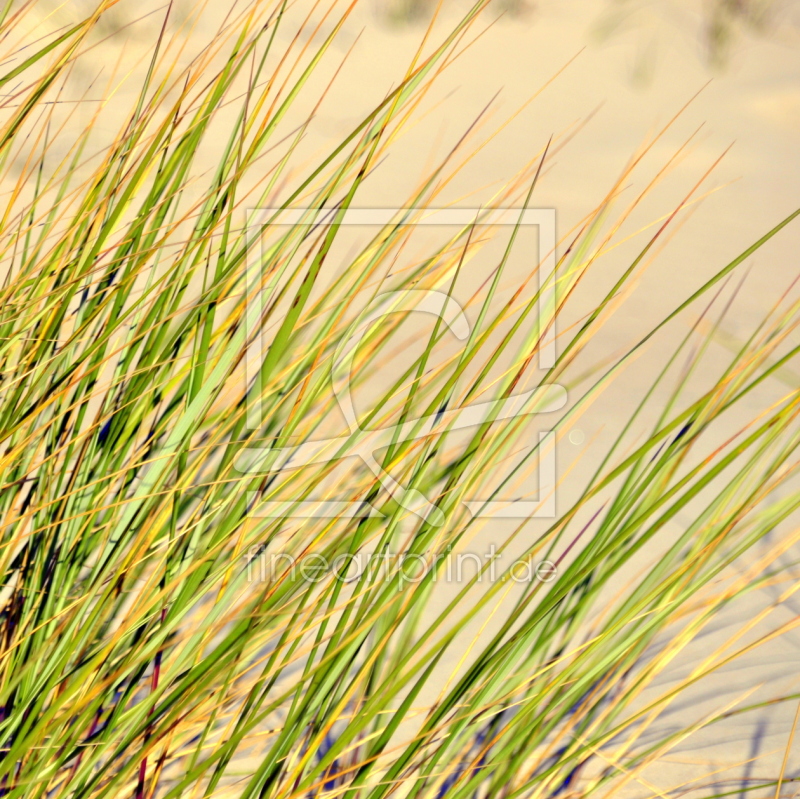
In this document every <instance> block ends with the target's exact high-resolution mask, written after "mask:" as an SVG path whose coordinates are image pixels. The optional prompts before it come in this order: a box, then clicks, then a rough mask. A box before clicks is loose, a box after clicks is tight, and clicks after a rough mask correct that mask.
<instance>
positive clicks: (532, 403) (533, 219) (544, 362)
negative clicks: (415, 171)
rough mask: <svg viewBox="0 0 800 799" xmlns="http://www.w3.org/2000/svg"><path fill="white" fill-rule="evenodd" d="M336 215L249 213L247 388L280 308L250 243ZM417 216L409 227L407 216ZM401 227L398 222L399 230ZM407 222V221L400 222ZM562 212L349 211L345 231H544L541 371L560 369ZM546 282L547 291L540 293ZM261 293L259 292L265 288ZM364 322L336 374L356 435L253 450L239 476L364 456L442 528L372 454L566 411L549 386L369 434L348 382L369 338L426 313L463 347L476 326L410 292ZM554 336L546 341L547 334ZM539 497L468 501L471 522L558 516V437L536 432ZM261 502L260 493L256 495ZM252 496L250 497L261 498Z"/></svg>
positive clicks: (329, 503) (359, 511) (258, 512)
mask: <svg viewBox="0 0 800 799" xmlns="http://www.w3.org/2000/svg"><path fill="white" fill-rule="evenodd" d="M336 212H337V209H335V208H334V209H322V210H317V209H309V208H295V209H277V208H260V209H252V210H250V211H248V213H247V223H246V236H247V243H248V247H247V255H246V265H245V285H246V287H247V294H246V298H247V299H246V308H245V324H246V326H247V331H246V335H247V342H248V343H247V347H246V351H245V379H246V381H247V385H248V386H251V385H252V384H253V381H254V380H255V377H256V374H257V371H258V369H259V368H260V366H261V364H262V363H263V360H264V357H265V356H266V352H267V348H268V347H267V345H266V343H265V341H264V336H263V331H262V330H261V327H260V320H261V318H262V315H263V313H264V309H265V308H266V307H268V304H269V303H270V302H271V301H272V300H273V299H274V297H275V292H276V291H277V283H278V278H277V276H276V277H274V278H273V280H272V281H271V282H268V283H266V284H264V281H263V277H264V276H263V274H262V272H261V270H262V263H263V259H262V258H261V257H260V256H259V255H258V254H256V253H255V252H254V251H255V249H256V248H255V247H253V246H250V245H251V242H252V241H253V240H254V239H255V238H256V237H257V236H258V235H260V233H261V229H262V227H263V225H264V224H265V223H266V222H267V221H269V224H270V225H298V224H303V225H308V226H309V227H317V226H320V225H324V224H328V223H330V222H331V221H333V218H334V216H335V214H336ZM411 216H414V218H413V219H410V220H409V217H411ZM398 220H400V221H398ZM403 220H408V221H403ZM555 223H556V219H555V209H552V208H529V209H525V210H521V209H518V208H496V209H486V210H483V211H481V210H480V209H475V208H472V209H470V208H447V209H424V210H423V209H414V208H383V209H374V208H369V209H367V208H350V209H347V210H346V211H345V212H344V214H343V216H342V218H341V219H340V220H339V224H340V225H342V226H381V227H383V226H387V225H395V226H399V225H406V226H429V225H437V226H444V225H449V226H458V227H470V226H472V225H475V226H514V225H519V226H520V227H530V226H535V227H537V228H538V253H537V261H536V266H537V269H536V280H537V285H536V290H537V291H538V292H539V297H538V324H539V341H540V346H539V351H538V364H539V367H540V368H542V369H546V368H549V367H551V366H553V365H554V364H555V360H556V346H555V337H556V336H555V309H556V298H555V264H556V255H555V243H556V224H555ZM542 276H544V285H542V283H543V281H542ZM258 287H260V288H258ZM375 300H376V301H374V302H373V304H372V305H371V306H370V307H368V308H367V309H366V310H365V311H364V312H363V313H362V315H361V317H360V319H359V320H358V324H357V327H356V328H355V330H354V332H353V334H352V335H351V336H350V337H349V338H348V339H346V340H344V341H343V342H342V343H341V344H340V346H339V348H338V349H337V351H336V354H335V356H334V358H333V362H332V367H331V378H332V385H333V391H334V396H335V398H336V401H337V403H338V405H339V408H340V409H341V411H342V414H343V416H344V418H345V421H346V422H347V425H348V428H349V432H348V433H346V434H344V435H343V436H339V437H336V438H333V439H326V440H322V441H307V442H304V443H302V444H299V445H297V446H294V447H285V448H277V449H276V448H269V447H249V448H245V449H243V450H242V451H241V452H240V453H239V454H238V455H237V458H236V460H235V463H234V466H235V468H236V469H237V470H238V471H239V472H240V473H242V474H251V475H252V474H265V473H272V472H278V471H281V470H286V469H296V468H301V467H303V466H306V465H310V464H314V463H322V462H329V461H333V460H339V459H343V458H349V457H354V456H357V457H360V458H361V459H362V460H363V462H364V463H365V464H366V465H367V467H368V468H369V469H370V471H371V472H372V473H373V475H374V476H375V478H376V480H377V481H378V482H379V483H380V484H381V486H382V487H383V488H384V489H385V490H386V492H387V493H388V494H389V495H390V496H392V498H393V499H394V500H395V501H396V502H397V503H398V504H399V505H400V506H401V507H402V508H404V509H405V510H407V511H409V512H410V513H413V514H415V515H417V516H419V517H420V518H422V519H425V520H427V521H428V522H430V523H431V524H433V525H436V526H440V525H441V524H443V523H444V514H443V513H442V511H441V509H440V508H438V507H437V506H436V505H435V504H434V503H432V502H430V501H429V500H428V499H427V498H426V497H425V496H423V494H422V493H421V492H419V491H417V490H416V489H413V488H410V489H409V488H405V487H404V486H402V485H400V484H399V483H398V482H397V481H396V480H395V479H394V478H393V477H392V476H391V475H390V474H389V473H388V472H387V471H386V470H384V469H383V468H382V467H381V466H380V464H379V463H378V462H377V459H376V457H375V452H377V451H378V450H379V449H381V448H383V447H386V446H388V445H389V444H391V443H392V442H393V441H394V442H400V441H408V440H411V439H418V438H423V437H425V436H428V435H430V434H431V433H432V432H434V431H435V430H442V431H443V430H445V429H448V430H462V429H466V428H470V427H475V426H478V425H480V424H482V423H483V422H485V421H486V420H487V419H492V420H493V421H502V420H507V419H512V418H517V417H519V416H525V415H530V414H539V413H548V412H552V411H556V410H559V409H561V408H563V407H564V405H565V404H566V402H567V393H566V390H565V389H564V388H563V387H562V386H559V385H556V384H544V385H540V386H538V387H537V388H535V389H533V390H531V391H526V392H522V393H521V394H517V395H514V396H511V397H508V398H506V399H502V400H492V401H489V402H479V403H473V404H471V405H469V406H466V407H462V408H454V409H452V410H448V411H445V412H443V413H440V414H436V415H435V416H430V417H426V418H422V419H414V420H410V421H407V422H405V423H403V424H401V425H392V426H390V427H387V428H382V429H378V430H364V429H362V428H361V427H360V425H359V422H358V419H357V418H356V414H355V409H354V407H353V402H352V398H351V394H350V376H351V370H352V365H353V359H354V356H355V353H356V351H357V349H358V345H359V343H360V341H361V340H362V338H363V336H364V335H365V334H366V333H367V331H368V330H369V329H370V328H371V327H372V326H373V325H375V324H377V323H379V322H380V319H381V318H382V317H384V316H387V315H388V314H392V313H397V312H398V311H406V312H409V313H428V314H433V315H435V316H437V317H439V318H440V319H441V320H442V322H444V323H445V324H446V326H447V327H448V328H449V330H450V331H451V332H452V333H453V334H454V335H455V336H456V338H458V339H459V340H461V341H464V340H465V339H467V337H468V336H469V334H470V326H469V322H468V320H467V317H466V315H465V314H464V311H463V309H462V308H461V306H460V305H459V304H458V303H457V302H456V301H455V300H454V299H453V298H452V297H448V296H447V295H446V294H444V293H443V292H439V291H432V290H425V289H408V290H402V291H392V292H387V293H384V294H381V295H379V296H378V297H377V298H375ZM545 331H548V335H547V337H546V338H544V337H543V333H544V332H545ZM262 418H263V417H262V408H261V403H260V401H259V400H256V401H255V402H252V403H250V404H249V405H248V412H247V420H246V425H247V428H248V429H250V430H258V429H259V428H260V427H261V424H262ZM537 454H538V478H539V479H538V483H539V484H538V487H537V488H538V491H537V493H538V496H537V499H535V500H511V501H502V500H501V501H496V500H467V501H465V502H464V504H465V505H466V507H467V508H468V510H469V511H470V513H471V514H472V515H473V516H474V517H483V518H485V517H494V518H513V519H524V518H553V517H554V516H555V515H556V507H555V488H556V474H555V472H556V458H555V435H554V433H553V432H552V431H546V432H541V433H539V444H538V453H537ZM250 493H251V494H252V495H255V494H256V493H257V492H250ZM254 498H255V497H254V496H252V497H248V499H254ZM248 504H249V505H251V507H253V510H252V511H251V513H252V515H254V516H258V517H283V518H285V517H299V518H341V517H349V518H353V517H363V516H381V515H382V514H381V513H380V511H378V510H377V509H376V508H375V507H373V506H372V505H370V504H368V503H366V502H363V501H357V502H349V501H338V500H277V501H263V502H261V503H260V504H256V505H253V503H252V502H248Z"/></svg>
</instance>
